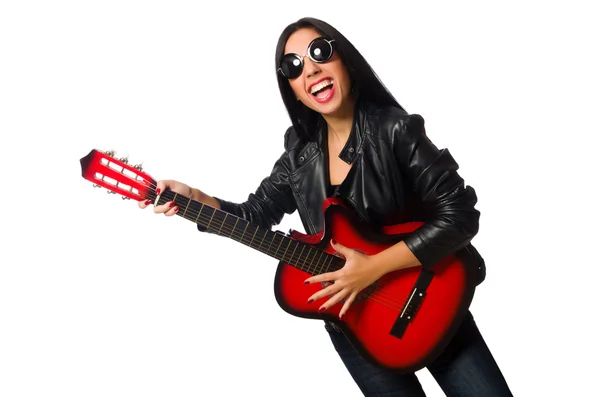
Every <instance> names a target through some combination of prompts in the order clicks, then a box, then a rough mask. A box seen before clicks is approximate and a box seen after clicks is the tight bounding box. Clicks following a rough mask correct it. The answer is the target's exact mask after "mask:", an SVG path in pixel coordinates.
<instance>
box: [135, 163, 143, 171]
mask: <svg viewBox="0 0 600 397" xmlns="http://www.w3.org/2000/svg"><path fill="white" fill-rule="evenodd" d="M133 168H135V169H136V170H138V171H142V165H141V164H136V165H134V166H133Z"/></svg>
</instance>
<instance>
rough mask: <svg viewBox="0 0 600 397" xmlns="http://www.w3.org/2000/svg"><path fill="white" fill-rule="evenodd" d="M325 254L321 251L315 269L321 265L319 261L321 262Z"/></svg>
mask: <svg viewBox="0 0 600 397" xmlns="http://www.w3.org/2000/svg"><path fill="white" fill-rule="evenodd" d="M323 254H324V252H323V251H321V255H320V256H319V259H318V260H317V263H315V267H314V269H315V270H316V269H317V266H318V265H319V262H321V259H322V258H323ZM315 256H316V255H315ZM311 269H312V267H311Z"/></svg>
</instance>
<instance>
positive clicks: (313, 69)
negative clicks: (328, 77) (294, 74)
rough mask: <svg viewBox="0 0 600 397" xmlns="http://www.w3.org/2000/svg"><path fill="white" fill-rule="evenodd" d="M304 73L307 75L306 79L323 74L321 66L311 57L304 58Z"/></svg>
mask: <svg viewBox="0 0 600 397" xmlns="http://www.w3.org/2000/svg"><path fill="white" fill-rule="evenodd" d="M304 71H305V73H306V77H311V76H314V75H316V74H319V73H320V72H321V68H320V67H319V64H318V63H316V62H313V61H312V59H310V58H309V57H305V58H304Z"/></svg>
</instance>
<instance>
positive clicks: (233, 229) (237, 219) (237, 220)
mask: <svg viewBox="0 0 600 397" xmlns="http://www.w3.org/2000/svg"><path fill="white" fill-rule="evenodd" d="M239 221H240V218H236V220H235V225H233V227H232V228H231V233H230V234H229V237H230V238H231V236H233V232H235V228H236V227H237V224H238V222H239Z"/></svg>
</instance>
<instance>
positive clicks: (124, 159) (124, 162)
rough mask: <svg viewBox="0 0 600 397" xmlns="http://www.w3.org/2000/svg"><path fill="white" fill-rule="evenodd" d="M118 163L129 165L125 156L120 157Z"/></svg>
mask: <svg viewBox="0 0 600 397" xmlns="http://www.w3.org/2000/svg"><path fill="white" fill-rule="evenodd" d="M119 161H120V162H122V163H123V164H129V159H128V158H127V156H125V157H121V158H120V159H119Z"/></svg>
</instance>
